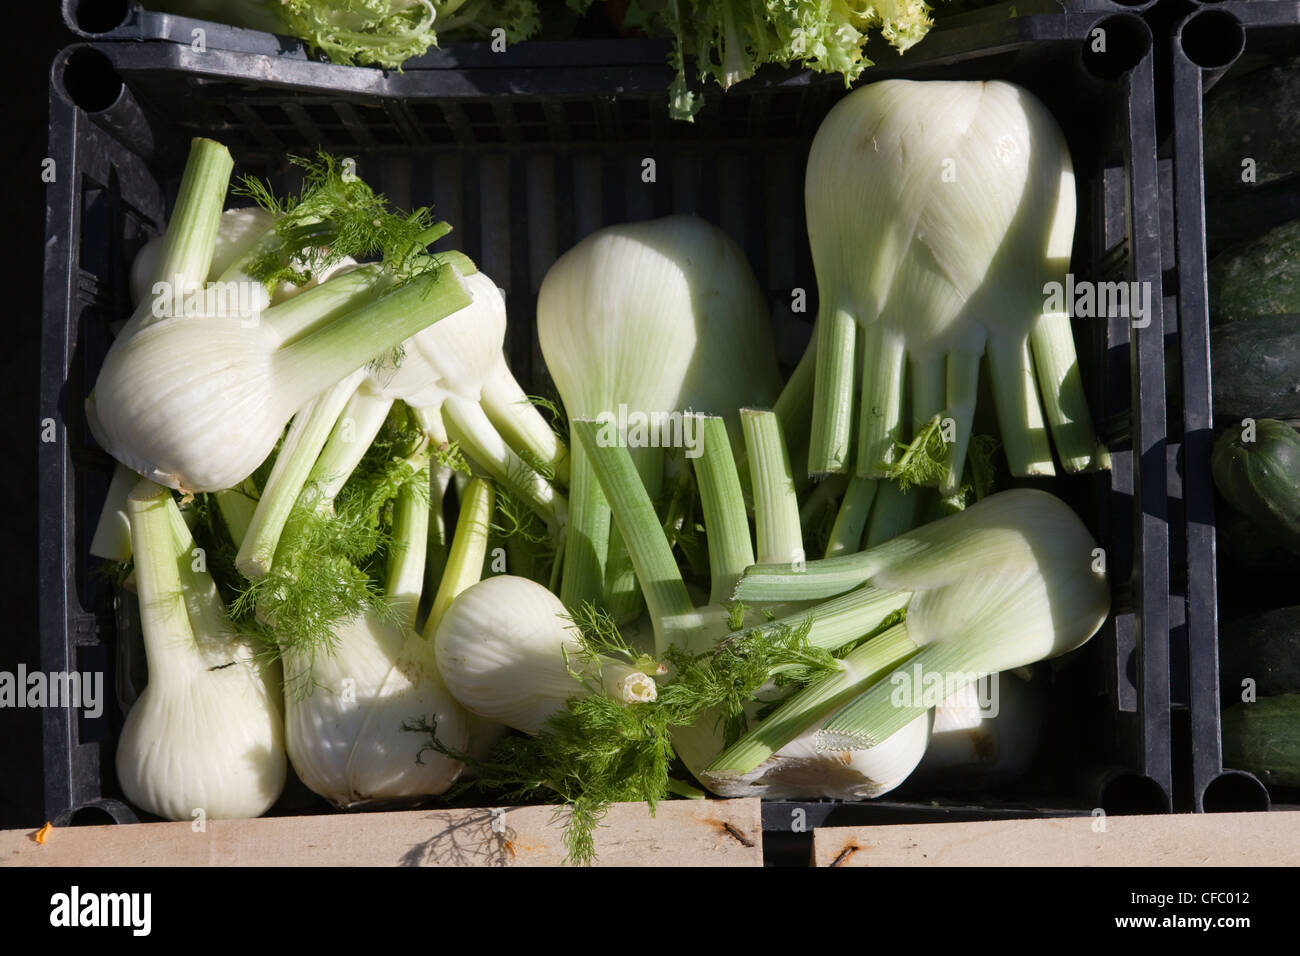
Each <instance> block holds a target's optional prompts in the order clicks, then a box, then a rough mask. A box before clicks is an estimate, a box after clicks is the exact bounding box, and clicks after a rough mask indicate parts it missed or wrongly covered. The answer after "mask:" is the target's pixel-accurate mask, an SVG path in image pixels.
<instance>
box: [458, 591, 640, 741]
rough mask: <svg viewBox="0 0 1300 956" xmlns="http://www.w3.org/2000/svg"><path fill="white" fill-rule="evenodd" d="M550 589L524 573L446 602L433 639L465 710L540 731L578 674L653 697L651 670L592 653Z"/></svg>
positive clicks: (634, 698)
mask: <svg viewBox="0 0 1300 956" xmlns="http://www.w3.org/2000/svg"><path fill="white" fill-rule="evenodd" d="M574 632H575V626H574V624H573V623H572V621H571V620H570V619H569V617H568V612H567V611H565V609H564V605H563V604H562V603H561V602H560V600H559V598H557V597H556V596H555V595H554V594H552V593H551V592H550V591H548V590H547V589H546V588H544V587H542V586H541V585H540V584H537V583H536V582H534V581H530V580H529V579H528V578H519V577H514V576H512V575H508V574H502V575H497V576H496V577H491V578H486V579H484V580H483V581H480V582H478V583H477V584H475V585H473V586H471V587H469V588H467V589H466V590H465V591H463V592H462V593H461V594H460V595H459V596H458V597H457V598H456V599H455V600H454V601H453V602H452V603H451V606H450V607H449V608H448V609H447V612H446V613H445V614H444V615H443V618H442V621H441V623H440V624H439V625H438V630H437V636H436V637H435V639H434V641H435V644H436V646H437V652H438V666H439V667H440V668H441V670H442V673H443V675H444V677H445V678H446V681H447V686H448V687H450V688H451V692H452V695H453V696H455V698H456V699H457V700H458V701H460V702H461V704H463V705H464V706H465V708H466V709H467V710H470V711H472V712H473V713H475V714H478V715H479V716H480V717H486V718H488V719H489V720H494V721H497V722H499V723H502V724H505V725H506V726H508V727H513V728H515V729H516V730H522V731H523V732H524V733H527V734H538V733H540V732H541V731H542V729H543V727H544V725H545V724H546V721H547V720H548V719H549V718H550V717H552V716H553V715H555V714H556V713H558V712H559V711H561V710H563V709H564V708H565V706H566V705H567V703H568V701H569V700H570V699H571V698H573V697H575V696H577V695H578V694H579V693H581V691H582V686H581V685H580V684H579V683H578V678H579V677H582V676H586V677H592V678H598V679H599V682H600V684H601V686H602V687H603V688H604V691H605V693H606V694H607V695H609V696H611V697H612V698H613V699H615V700H618V701H620V702H622V703H625V704H630V703H644V702H647V701H652V700H654V699H655V697H656V696H657V690H656V686H655V681H654V678H652V677H650V676H648V675H647V674H646V673H645V672H644V671H642V670H640V669H638V668H636V667H633V666H630V665H628V664H625V663H623V662H621V661H617V660H613V659H608V658H603V657H602V658H600V659H598V660H596V659H593V658H592V657H591V655H589V654H588V652H587V650H586V648H585V647H584V645H583V643H582V641H581V640H579V639H578V637H577V635H576V634H575V633H574Z"/></svg>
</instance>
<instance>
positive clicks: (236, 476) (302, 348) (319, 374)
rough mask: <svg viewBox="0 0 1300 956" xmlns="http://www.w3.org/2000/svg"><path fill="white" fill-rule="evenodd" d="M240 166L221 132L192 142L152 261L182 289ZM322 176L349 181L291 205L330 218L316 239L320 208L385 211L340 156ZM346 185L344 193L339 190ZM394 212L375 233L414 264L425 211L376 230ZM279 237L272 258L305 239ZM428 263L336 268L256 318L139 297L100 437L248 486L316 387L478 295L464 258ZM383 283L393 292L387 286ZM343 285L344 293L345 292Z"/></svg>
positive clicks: (204, 482) (98, 408)
mask: <svg viewBox="0 0 1300 956" xmlns="http://www.w3.org/2000/svg"><path fill="white" fill-rule="evenodd" d="M231 167H232V161H231V159H230V154H229V151H228V150H226V148H225V147H224V146H222V145H221V144H220V143H216V142H214V141H212V140H204V139H196V140H194V141H193V143H192V146H191V151H190V158H189V161H188V162H187V163H186V167H185V175H184V177H183V179H182V181H181V187H180V192H179V195H178V196H177V201H176V206H175V209H174V211H173V215H172V218H171V220H170V221H169V222H168V225H167V232H166V234H165V236H164V239H163V243H162V247H161V252H160V253H159V256H158V261H157V265H156V266H155V270H156V271H155V280H156V281H158V282H162V283H170V284H171V285H172V286H173V291H174V292H176V293H179V292H181V291H183V290H184V289H187V288H190V287H191V286H195V285H201V284H202V283H203V281H204V279H205V278H206V277H207V275H208V274H209V271H210V269H211V267H212V262H213V257H214V254H215V249H216V245H217V237H218V234H219V231H220V229H219V226H220V221H221V218H222V215H221V206H222V202H223V201H224V198H225V193H226V189H227V187H228V185H229V179H230V171H231ZM312 176H313V183H314V184H317V185H319V184H321V183H324V184H325V185H326V186H329V185H331V184H335V181H336V180H338V185H339V188H338V189H335V190H334V191H333V192H332V191H330V190H329V189H326V188H324V187H322V188H321V189H320V190H319V191H318V192H316V193H313V194H312V196H313V198H311V199H304V200H303V201H302V202H300V203H299V204H298V205H297V206H295V207H294V209H293V211H292V212H291V213H289V214H286V215H285V217H284V219H285V220H287V221H288V223H289V225H290V226H295V225H296V224H297V222H298V219H297V218H294V217H295V216H298V214H299V213H303V212H304V211H308V212H310V215H311V217H312V218H313V223H314V225H315V226H317V227H319V229H317V231H309V234H308V239H309V240H310V241H311V242H315V241H318V239H319V236H320V235H322V234H323V235H328V234H330V229H329V228H327V226H328V224H324V225H322V224H321V223H320V222H319V221H318V220H317V219H316V218H315V217H316V215H317V211H320V212H322V213H323V214H325V215H327V216H328V215H333V214H334V213H338V214H339V215H341V216H344V218H346V217H347V216H352V217H354V218H355V217H356V216H357V215H359V214H364V215H367V216H371V215H376V216H377V215H378V214H377V213H375V212H373V211H372V210H373V208H374V206H375V205H376V203H379V201H378V200H377V199H376V197H374V196H373V194H372V193H370V192H369V190H368V187H365V186H364V184H360V185H359V186H358V187H357V188H352V187H353V186H357V184H347V183H342V181H341V179H340V177H339V174H338V173H337V170H336V169H335V167H334V166H333V165H332V163H331V162H328V161H327V162H325V163H324V166H323V168H322V169H320V170H318V171H315V172H313V174H312ZM313 188H315V186H314V187H313ZM340 190H341V191H342V192H343V194H344V196H345V200H344V201H340V200H339V198H338V196H336V195H335V192H338V191H340ZM354 194H357V195H354ZM358 195H359V197H360V198H359V200H358ZM379 205H382V203H379ZM425 216H426V217H427V214H425ZM415 219H420V217H418V216H417V217H415ZM391 220H397V225H396V226H393V225H392V224H391ZM367 221H371V220H367ZM386 221H389V225H388V226H384V228H385V229H387V230H388V231H387V232H385V233H384V234H383V235H382V236H377V237H372V238H373V241H372V240H371V239H368V240H367V242H370V243H371V244H372V245H373V244H375V243H378V244H380V245H381V246H382V248H384V251H385V252H386V253H387V252H388V251H389V248H388V247H389V246H390V245H391V246H392V247H393V249H394V250H396V251H397V252H400V254H401V255H400V258H401V260H402V263H403V264H410V260H411V258H412V255H413V252H412V250H413V247H414V245H415V244H416V243H415V242H414V241H413V240H412V239H411V237H409V236H408V235H407V233H408V232H411V231H412V230H415V229H419V228H420V227H421V226H422V224H423V221H424V219H420V221H419V222H416V221H414V220H404V219H400V217H393V216H391V215H389V216H388V217H387V220H385V219H383V218H375V219H374V220H373V222H374V223H376V227H375V228H379V227H380V226H383V225H384V223H385V222H386ZM279 225H280V223H279V221H277V227H278V226H279ZM298 238H299V239H301V238H302V237H301V236H299V237H298ZM417 238H418V237H417ZM268 243H271V244H272V245H273V247H274V248H273V249H272V252H271V253H270V255H271V258H272V259H275V258H276V257H277V256H279V255H280V254H281V253H284V252H286V251H288V250H289V249H290V248H296V246H292V247H291V245H290V244H286V243H284V242H282V241H281V239H280V237H279V236H278V235H276V234H275V233H274V232H273V233H272V234H270V235H269V236H268ZM384 243H387V245H384ZM458 261H459V260H458ZM245 265H247V263H246V261H245V260H244V259H238V260H237V261H236V264H235V265H233V266H231V267H230V269H229V270H228V271H231V270H237V271H239V272H240V274H243V271H242V270H243V269H244V267H245ZM280 265H281V266H282V265H283V264H282V263H280ZM425 265H426V266H427V267H428V269H429V271H422V272H419V273H418V274H416V275H415V276H414V277H412V278H410V279H409V280H408V281H406V282H405V284H402V285H398V286H397V287H396V288H391V286H392V284H393V280H392V279H391V278H389V279H388V280H387V281H386V282H381V279H382V278H383V277H382V276H378V275H377V274H376V267H372V268H371V270H369V271H367V270H356V271H354V272H350V273H346V274H343V275H339V276H337V277H335V278H334V279H332V280H331V281H330V282H327V283H325V285H323V286H321V287H319V288H318V289H313V290H311V291H310V292H308V293H303V294H301V295H297V296H295V297H293V298H292V299H290V300H289V301H287V302H285V303H283V304H281V305H280V306H277V307H275V308H272V309H269V310H267V311H266V312H264V313H262V314H260V315H256V314H255V315H253V316H251V317H246V316H241V315H238V314H232V313H231V312H230V310H226V309H223V310H222V311H221V312H220V313H218V314H206V313H205V312H204V311H203V310H204V309H206V308H207V302H206V301H198V300H196V299H193V298H191V299H188V300H186V301H185V302H184V308H183V310H182V311H183V313H184V314H178V312H177V309H176V308H174V307H173V308H170V309H165V310H163V311H162V314H159V310H158V309H157V308H156V306H157V302H156V301H155V302H148V301H146V302H142V303H141V305H140V307H139V308H138V309H137V310H136V312H135V313H134V314H133V315H132V317H131V319H130V320H129V321H128V322H127V323H126V326H125V327H124V328H123V330H122V332H121V334H120V335H118V337H117V338H116V339H114V341H113V344H112V346H110V348H109V350H108V354H107V355H106V356H105V359H104V364H103V367H102V368H101V369H100V372H99V378H98V380H97V382H96V385H95V390H94V391H93V392H92V393H91V395H90V397H89V398H88V399H87V401H86V410H87V419H88V421H89V423H90V426H91V430H92V432H93V433H94V435H95V438H96V440H98V441H99V443H100V444H101V445H102V446H103V447H104V449H105V450H106V451H108V452H109V454H111V455H113V457H114V458H116V459H117V460H118V461H120V462H121V463H122V464H124V465H126V466H127V467H129V468H131V469H132V470H133V471H135V472H137V473H139V474H141V475H143V476H144V477H146V478H149V479H151V480H156V481H157V482H158V483H159V484H163V485H166V486H168V487H171V488H177V489H179V490H181V491H184V492H187V493H193V492H201V491H219V490H222V489H224V488H230V487H233V486H234V485H237V484H238V483H239V482H241V481H243V480H244V479H245V478H247V477H248V476H249V475H250V474H251V473H252V472H253V470H254V469H255V468H256V467H257V466H258V465H260V464H261V463H262V461H263V460H264V459H265V458H266V456H267V455H268V454H269V453H270V451H271V450H272V448H273V447H274V446H275V442H276V440H277V439H278V438H279V437H280V434H281V432H282V431H283V429H284V426H285V423H286V422H287V421H288V420H289V418H290V417H291V416H292V415H293V413H294V412H295V411H297V409H298V408H300V407H301V406H302V405H304V404H305V403H306V402H307V401H308V400H310V399H311V398H312V397H313V396H315V395H317V394H319V393H320V392H321V391H323V390H324V389H326V388H328V387H329V386H331V385H333V384H334V383H335V382H337V381H338V380H339V379H341V378H343V377H345V376H346V375H348V374H349V373H350V372H352V371H354V370H355V369H358V368H361V367H362V366H364V365H366V363H367V361H368V360H369V359H370V358H372V357H373V356H375V355H376V354H379V353H383V352H385V351H386V350H388V349H391V348H392V347H393V346H395V345H397V344H398V343H399V342H401V341H402V340H403V339H405V338H407V337H409V336H410V335H412V334H414V333H415V332H417V331H419V330H420V329H422V328H424V327H425V326H427V325H430V324H432V323H433V322H436V321H437V320H438V319H440V318H442V317H444V316H446V315H448V314H450V313H451V312H454V311H456V310H457V309H460V308H462V307H464V306H465V305H467V304H468V303H469V301H470V300H469V295H468V293H467V292H466V291H465V289H464V286H463V283H462V282H461V281H460V279H459V274H458V273H457V271H456V268H455V266H454V265H450V264H443V263H441V262H437V261H436V260H427V262H426V263H425ZM282 271H284V269H283V268H282ZM178 280H179V284H180V285H181V289H180V290H177V289H175V286H176V285H177V283H178ZM333 283H338V285H337V286H334V285H333ZM384 288H389V291H387V292H384V293H383V294H382V295H377V292H378V291H382V289H384ZM336 289H342V290H344V294H343V295H339V296H335V295H334V292H335V290H336ZM262 292H263V295H264V294H265V290H264V289H263V290H262ZM313 293H315V294H314V295H313ZM340 312H342V313H343V314H341V315H340Z"/></svg>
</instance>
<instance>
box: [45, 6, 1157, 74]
mask: <svg viewBox="0 0 1300 956" xmlns="http://www.w3.org/2000/svg"><path fill="white" fill-rule="evenodd" d="M1156 3H1157V0H1135V2H1123V0H1021V2H1010V0H1006V2H1003V3H998V4H990V5H988V7H986V8H981V9H976V10H972V11H969V12H966V13H954V14H950V13H948V12H947V11H945V10H944V9H943V8H942V4H941V3H939V4H932V6H937V7H939V9H938V10H937V11H936V15H937V16H938V20H937V26H936V30H942V29H944V28H946V27H947V26H949V25H954V26H961V25H963V24H966V23H969V22H970V21H972V20H974V21H982V22H986V23H994V22H996V21H1003V22H1005V21H1007V20H1023V19H1025V18H1028V17H1035V16H1039V15H1044V14H1046V15H1062V14H1079V15H1081V16H1084V17H1090V18H1091V19H1093V20H1095V19H1096V18H1097V16H1098V15H1104V14H1115V13H1143V12H1145V11H1147V10H1149V9H1151V8H1152V7H1154V6H1155V5H1156ZM59 4H60V9H61V11H62V14H63V22H64V23H65V24H66V25H67V27H68V29H69V30H71V31H72V32H73V33H74V34H76V35H77V36H79V37H81V38H83V39H86V40H164V41H168V42H172V43H182V44H186V45H189V46H191V47H199V46H202V47H203V48H205V49H208V50H229V51H233V52H236V53H261V54H267V55H273V56H282V57H287V58H292V59H300V60H301V59H308V58H309V54H308V52H307V47H306V45H305V44H303V43H302V42H301V41H300V40H297V39H295V38H293V37H286V36H280V35H278V34H272V33H267V32H265V31H262V30H248V29H244V28H242V27H232V26H229V25H227V24H224V23H216V22H213V21H211V20H200V19H195V18H193V17H185V16H178V15H176V14H172V13H161V12H158V11H156V10H146V9H145V8H144V7H143V6H142V5H141V4H140V2H139V0H59ZM558 5H559V6H562V4H558ZM543 16H545V12H544V13H543ZM1012 29H1013V30H1019V29H1020V27H1018V26H1013V27H1012ZM1032 31H1033V28H1032V27H1031V28H1030V32H1032ZM606 32H609V33H610V34H611V35H612V32H613V31H612V27H608V28H606ZM584 42H587V43H588V44H590V43H592V40H590V39H588V40H585V41H584ZM636 42H641V41H636V40H628V39H626V38H622V39H618V40H611V41H607V42H604V43H603V44H602V45H603V46H604V48H605V50H604V52H601V53H600V54H599V55H601V56H603V57H605V58H606V59H608V61H609V62H611V63H619V62H622V57H624V56H625V55H626V54H625V52H624V48H625V47H626V46H627V45H628V44H629V43H636ZM650 42H651V43H652V44H653V47H654V49H656V50H657V51H660V52H661V53H662V54H663V55H665V56H666V54H667V50H668V44H667V42H666V41H665V42H657V41H650ZM922 43H928V44H933V43H934V40H933V38H931V39H930V40H923V41H922ZM543 45H544V44H542V43H541V42H539V41H538V40H536V39H534V40H529V41H525V42H521V43H518V44H512V45H511V46H510V48H509V49H507V50H505V51H494V50H492V49H491V48H490V44H488V43H454V44H449V45H447V46H446V47H444V48H441V49H439V48H430V49H429V50H428V51H427V52H426V53H425V54H424V55H423V56H420V57H415V58H412V59H410V60H408V61H406V63H404V64H403V69H409V68H411V67H415V68H418V69H431V68H433V69H436V68H459V67H466V66H489V65H494V66H508V67H520V66H529V65H539V66H549V65H553V63H554V61H553V60H552V59H551V58H550V54H548V53H547V51H546V50H545V49H542V46H543ZM589 49H595V48H594V47H589ZM921 49H922V51H923V52H922V53H921V54H920V55H921V56H929V55H930V52H929V51H928V50H927V49H926V48H925V47H922V48H921ZM887 50H888V47H887V45H886V44H885V42H884V41H883V40H882V39H880V38H879V37H878V36H877V37H875V38H873V40H872V42H871V45H870V47H869V51H870V54H871V57H872V59H873V60H876V61H877V62H879V60H880V56H878V54H880V53H882V52H886V51H887ZM584 55H585V54H584ZM661 59H662V57H661Z"/></svg>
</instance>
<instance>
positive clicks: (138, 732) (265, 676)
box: [117, 481, 285, 820]
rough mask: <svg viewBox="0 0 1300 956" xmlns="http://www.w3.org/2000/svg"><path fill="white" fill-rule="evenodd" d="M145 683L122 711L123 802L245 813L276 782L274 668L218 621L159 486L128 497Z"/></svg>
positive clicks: (219, 613)
mask: <svg viewBox="0 0 1300 956" xmlns="http://www.w3.org/2000/svg"><path fill="white" fill-rule="evenodd" d="M128 513H129V515H130V524H131V539H132V541H131V543H132V551H133V553H134V555H135V579H136V593H137V594H138V595H139V599H140V625H141V630H142V632H143V634H144V641H145V653H146V656H147V658H148V663H149V683H148V685H147V686H146V687H145V689H144V691H143V692H142V693H141V694H140V697H139V698H138V699H137V700H136V702H135V704H134V705H133V706H132V708H131V711H130V713H128V714H127V718H126V723H125V725H124V726H123V728H122V735H121V737H120V739H119V740H118V747H117V776H118V780H119V782H120V783H121V785H122V791H123V792H124V793H125V794H126V797H127V799H128V800H130V801H131V802H132V803H134V804H135V805H136V806H139V807H141V808H142V809H144V810H147V811H149V812H150V813H153V814H156V815H158V816H161V817H165V818H167V819H169V820H190V819H193V817H194V814H195V812H196V811H202V812H203V814H204V815H205V816H206V817H209V818H212V819H236V818H241V817H255V816H259V815H261V814H262V813H265V812H266V811H267V810H268V809H270V807H271V805H272V804H273V803H275V801H276V799H277V798H278V797H279V795H280V791H281V790H282V789H283V787H284V780H285V753H284V732H283V718H282V716H281V713H280V707H279V693H280V690H279V681H278V678H277V676H276V673H275V671H276V670H277V669H274V668H272V669H267V670H265V671H263V670H260V669H259V667H258V665H257V664H256V662H255V661H254V652H253V649H252V648H251V647H250V646H249V645H248V644H247V643H246V642H244V641H243V640H241V639H240V638H239V637H238V636H237V635H236V633H235V632H234V629H233V628H232V627H231V625H230V624H229V621H228V619H227V618H226V615H225V608H224V607H223V606H222V603H221V598H220V597H219V596H218V594H217V589H216V586H215V585H214V584H213V582H212V578H211V577H210V576H209V575H208V574H207V573H206V572H200V571H195V570H194V566H193V563H192V562H193V560H194V559H193V557H192V554H191V552H192V549H193V548H194V540H193V538H192V537H191V536H190V533H189V530H188V529H187V528H186V527H185V523H184V521H183V520H182V518H181V515H180V512H179V510H178V509H177V507H176V504H175V502H174V501H173V500H172V497H171V493H170V492H168V491H166V490H164V489H162V488H160V487H158V486H157V485H155V484H152V483H151V482H147V481H142V482H140V483H139V484H138V485H137V486H136V488H135V490H134V491H133V492H132V493H131V495H130V496H129V498H128Z"/></svg>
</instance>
